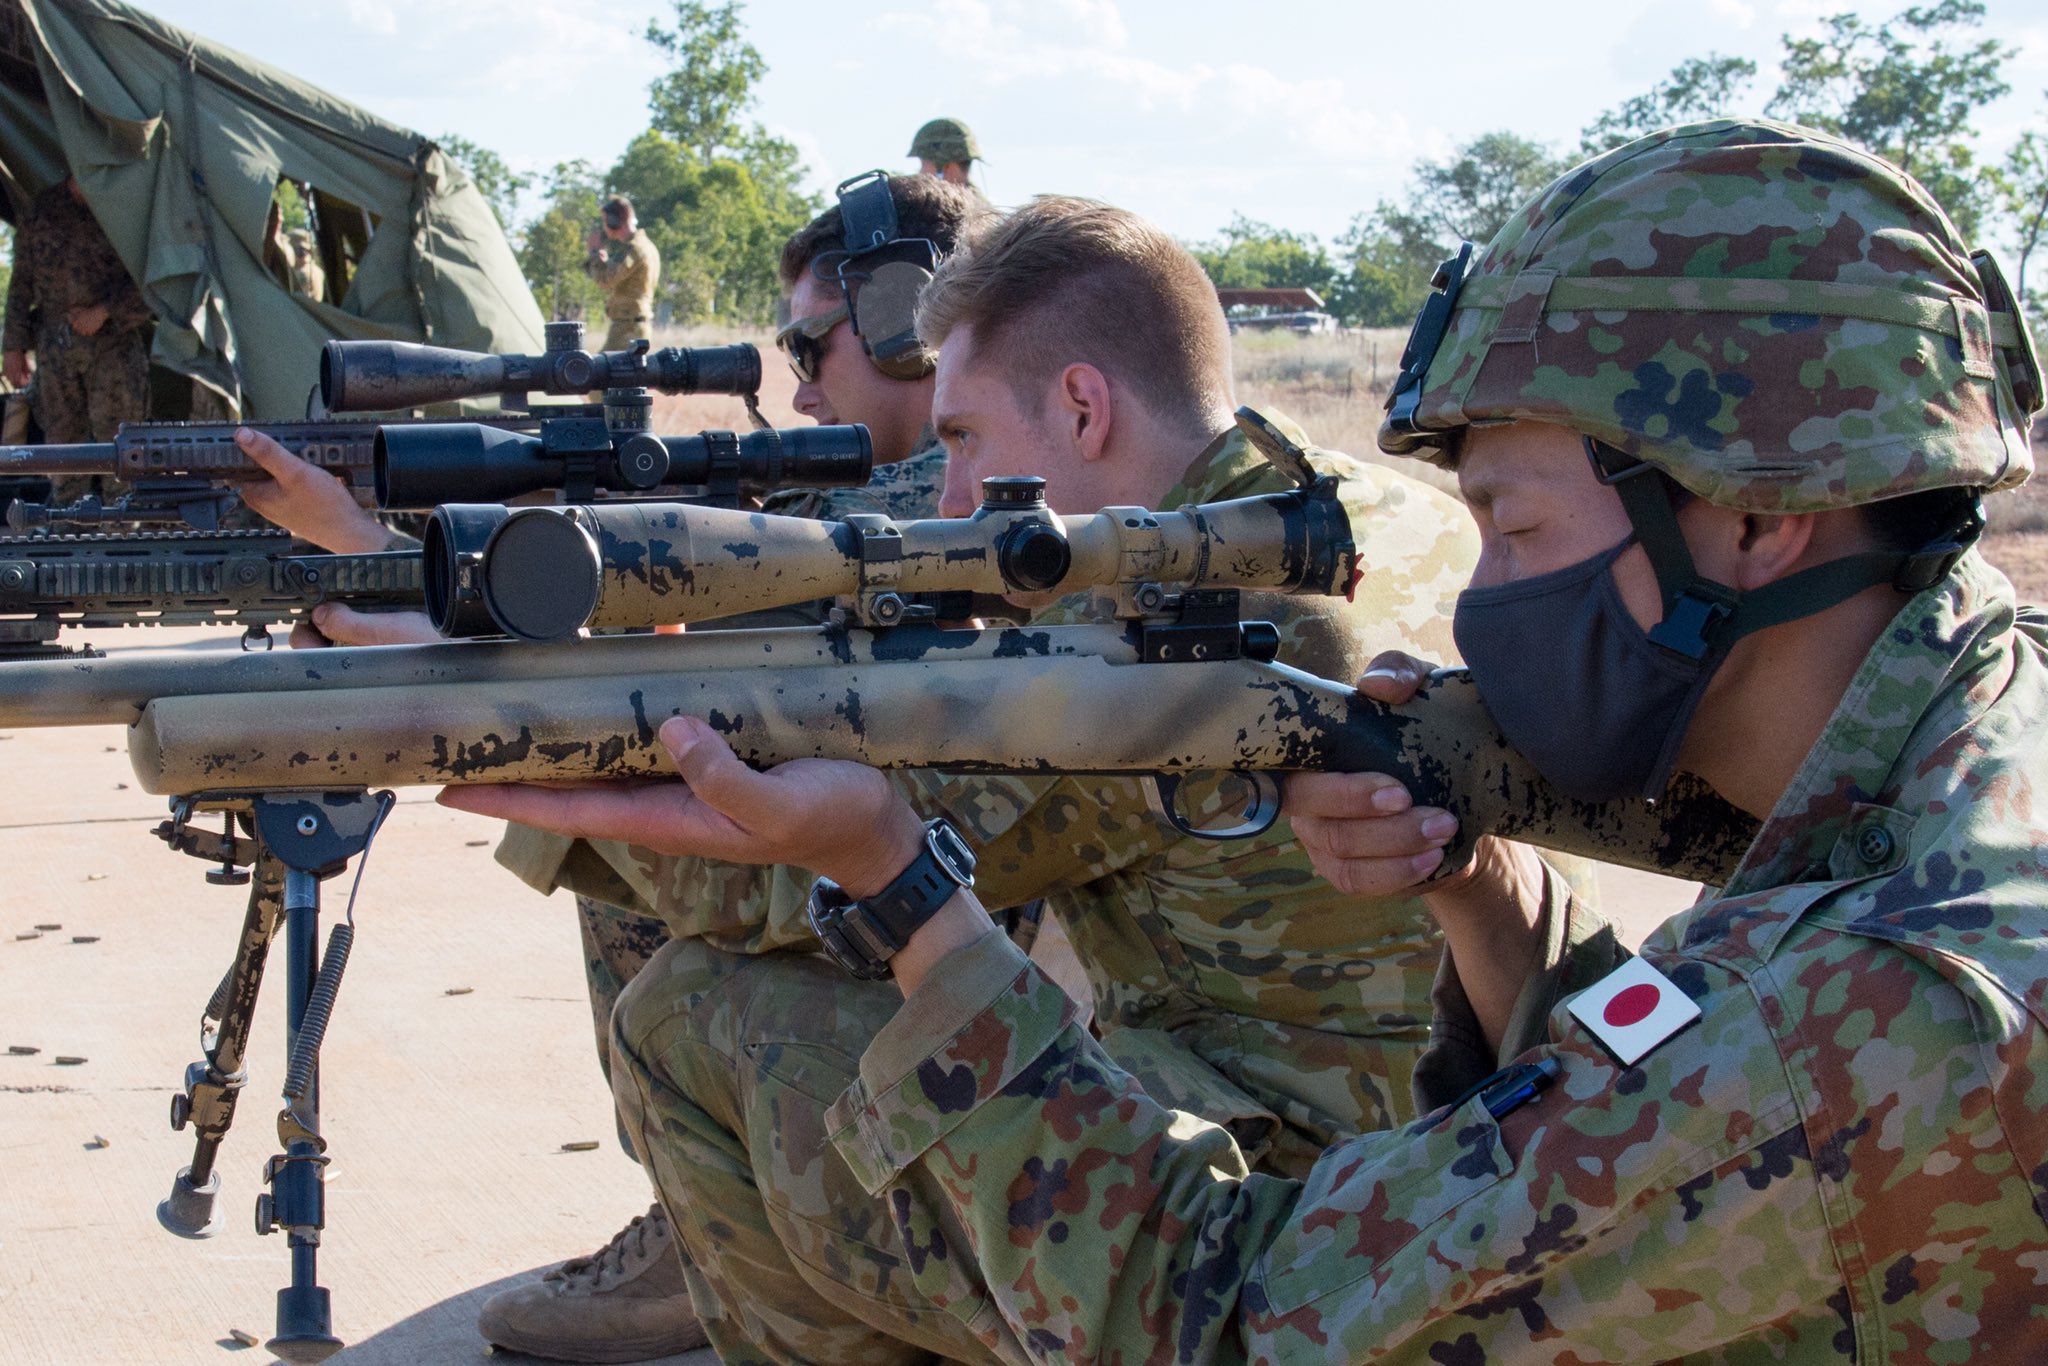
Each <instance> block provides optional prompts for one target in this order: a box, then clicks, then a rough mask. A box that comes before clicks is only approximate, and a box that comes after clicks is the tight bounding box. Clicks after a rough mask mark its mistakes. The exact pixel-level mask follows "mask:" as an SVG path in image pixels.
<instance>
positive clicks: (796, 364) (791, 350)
mask: <svg viewBox="0 0 2048 1366" xmlns="http://www.w3.org/2000/svg"><path fill="white" fill-rule="evenodd" d="M852 316H853V311H852V310H851V309H849V308H848V307H847V306H846V305H845V304H841V305H839V307H837V308H835V309H833V310H832V311H831V312H830V313H818V314H814V315H812V316H811V317H808V318H792V319H790V321H789V322H788V323H787V324H785V325H784V326H783V328H782V330H781V331H779V332H777V333H776V334H775V345H776V347H777V348H778V349H779V350H781V352H782V354H783V355H785V356H787V357H789V368H790V369H791V370H793V371H795V372H796V377H797V380H798V382H799V383H802V384H816V383H817V382H818V366H819V364H820V363H822V362H823V361H824V359H825V338H826V337H828V336H830V335H831V333H832V329H833V328H835V327H837V326H839V324H841V323H843V322H845V321H846V320H847V319H849V318H851V317H852Z"/></svg>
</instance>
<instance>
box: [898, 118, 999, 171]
mask: <svg viewBox="0 0 2048 1366" xmlns="http://www.w3.org/2000/svg"><path fill="white" fill-rule="evenodd" d="M903 155H905V156H911V157H919V158H922V159H923V160H925V161H930V162H935V163H937V164H938V165H940V166H944V165H945V164H946V163H947V162H949V161H957V162H959V163H960V164H961V165H963V166H964V165H966V164H967V163H968V162H970V161H976V160H979V159H980V157H981V148H980V146H979V145H978V144H977V143H976V142H975V141H974V130H973V129H971V128H969V127H968V126H967V125H966V124H964V123H962V122H960V120H958V119H933V120H932V121H931V122H930V123H927V124H926V125H925V126H924V127H922V128H920V129H918V130H917V136H916V137H914V138H912V139H911V140H910V150H909V151H908V152H905V153H904V154H903Z"/></svg>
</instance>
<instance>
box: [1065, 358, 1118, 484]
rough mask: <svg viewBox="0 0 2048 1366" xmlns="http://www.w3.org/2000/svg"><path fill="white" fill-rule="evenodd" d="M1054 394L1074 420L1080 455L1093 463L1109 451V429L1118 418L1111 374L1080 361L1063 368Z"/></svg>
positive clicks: (1075, 441) (1067, 414)
mask: <svg viewBox="0 0 2048 1366" xmlns="http://www.w3.org/2000/svg"><path fill="white" fill-rule="evenodd" d="M1054 396H1055V399H1056V401H1057V402H1058V404H1059V407H1060V412H1061V414H1062V415H1063V416H1064V417H1065V418H1066V419H1067V421H1068V422H1069V423H1071V424H1072V425H1071V431H1072V438H1073V442H1074V446H1075V449H1076V450H1077V451H1078V452H1079V453H1080V456H1081V458H1082V459H1083V460H1085V461H1088V462H1089V463H1091V464H1092V463H1094V462H1095V461H1097V460H1100V459H1102V458H1103V456H1105V455H1106V454H1108V451H1109V433H1110V430H1111V428H1112V427H1113V426H1114V425H1115V420H1116V411H1115V399H1114V396H1113V395H1112V394H1111V391H1110V385H1109V377H1108V376H1107V375H1105V374H1103V373H1102V372H1101V371H1100V370H1098V369H1096V368H1095V367H1094V366H1092V365H1089V364H1087V363H1086V362H1082V361H1077V362H1075V363H1074V364H1072V365H1069V366H1067V367H1066V368H1065V369H1064V370H1062V371H1060V374H1059V379H1058V380H1057V381H1056V382H1055V385H1054Z"/></svg>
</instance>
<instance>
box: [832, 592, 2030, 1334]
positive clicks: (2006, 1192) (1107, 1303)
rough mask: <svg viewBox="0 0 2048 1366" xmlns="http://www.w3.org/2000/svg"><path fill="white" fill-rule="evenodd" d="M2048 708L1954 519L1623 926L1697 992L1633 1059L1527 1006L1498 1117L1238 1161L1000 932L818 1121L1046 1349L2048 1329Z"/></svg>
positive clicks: (2010, 622)
mask: <svg viewBox="0 0 2048 1366" xmlns="http://www.w3.org/2000/svg"><path fill="white" fill-rule="evenodd" d="M2044 713H2048V622H2044V621H2043V619H2042V618H2041V616H2040V615H2039V614H2037V613H2033V612H2027V613H2022V614H2020V615H2019V616H2018V619H2017V620H2016V619H2015V607H2014V604H2013V599H2012V592H2011V588H2010V587H2009V585H2007V584H2006V582H2005V580H2004V579H2003V578H2002V577H2000V576H1999V575H1998V574H1997V573H1996V572H1995V571H1993V570H1991V569H1990V568H1989V567H1988V566H1986V565H1985V564H1984V562H1983V561H1982V560H1981V559H1979V558H1978V557H1976V556H1975V555H1972V556H1970V557H1968V558H1967V559H1965V561H1964V562H1963V563H1962V565H1961V566H1960V567H1959V569H1958V570H1957V572H1956V574H1955V575H1953V576H1952V577H1951V578H1950V579H1949V580H1947V581H1946V582H1944V583H1943V584H1941V585H1938V586H1936V587H1935V588H1933V589H1930V590H1929V591H1927V592H1926V593H1923V594H1921V595H1919V596H1918V597H1916V598H1914V599H1913V600H1912V601H1911V602H1910V603H1909V604H1908V605H1907V606H1906V607H1905V608H1904V609H1903V610H1902V612H1901V613H1900V615H1899V616H1898V617H1897V619H1896V620H1895V622H1894V624H1893V626H1892V628H1891V629H1890V630H1889V631H1888V633H1887V634H1886V635H1885V636H1884V637H1883V638H1882V639H1881V640H1880V642H1879V643H1878V645H1877V646H1876V647H1875V648H1874V649H1873V651H1872V652H1871V654H1870V656H1869V658H1868V659H1867V660H1866V661H1865V663H1864V665H1863V667H1862V668H1861V670H1860V671H1859V672H1858V674H1857V675H1856V677H1855V679H1854V681H1853V682H1852V683H1851V685H1850V687H1849V689H1848V690H1847V692H1846V694H1845V695H1844V697H1843V699H1842V702H1841V704H1840V706H1839V707H1838V708H1837V710H1836V711H1835V713H1834V715H1833V717H1832V718H1831V720H1830V721H1829V723H1828V725H1827V727H1826V729H1825V730H1824V732H1823V734H1822V736H1821V738H1820V741H1819V742H1818V744H1817V745H1816V746H1815V748H1814V749H1813V750H1812V752H1811V753H1810V754H1809V755H1808V756H1807V758H1806V760H1805V762H1804V764H1803V766H1802V767H1801V768H1800V770H1799V772H1798V774H1797V776H1796V777H1795V778H1794V780H1793V782H1792V784H1791V786H1790V787H1789V789H1788V790H1787V791H1786V793H1785V794H1784V797H1783V799H1782V800H1781V801H1780V802H1779V804H1778V807H1777V809H1776V810H1775V811H1774V812H1773V813H1772V815H1771V817H1770V819H1769V820H1768V821H1767V822H1766V823H1765V825H1764V827H1763V828H1762V830H1761V831H1760V833H1759V835H1758V838H1757V840H1756V842H1755V844H1754V845H1753V846H1752V848H1751V849H1750V850H1749V852H1748V854H1747V855H1746V857H1745V859H1744V861H1743V863H1742V865H1741V866H1740V868H1739V869H1738V870H1737V873H1736V875H1735V876H1734V878H1733V879H1732V880H1731V882H1730V883H1729V885H1728V886H1727V887H1726V888H1725V889H1724V891H1723V892H1722V894H1720V895H1719V896H1716V897H1714V898H1712V899H1708V900H1704V901H1702V902H1701V903H1700V904H1698V905H1696V906H1695V907H1693V908H1692V909H1690V910H1688V911H1687V912H1685V913H1683V914H1681V915H1679V916H1676V917H1674V918H1673V919H1672V920H1670V921H1669V922H1667V923H1666V924H1665V925H1664V926H1663V927H1662V928H1660V929H1659V930H1658V932H1657V933H1656V934H1655V935H1654V936H1653V937H1652V938H1651V940H1650V941H1649V942H1648V943H1647V944H1646V945H1645V946H1644V950H1643V952H1644V956H1645V957H1646V958H1647V959H1648V960H1649V961H1650V962H1651V963H1653V964H1654V965H1656V966H1657V967H1659V968H1660V969H1661V970H1662V971H1663V972H1664V973H1665V974H1667V975H1668V976H1669V978H1670V979H1671V980H1672V981H1673V982H1674V983H1676V984H1677V986H1678V987H1679V988H1680V989H1681V990H1682V991H1683V992H1684V993H1685V994H1686V995H1688V996H1689V997H1691V998H1692V999H1693V1001H1694V1002H1696V1003H1697V1004H1698V1006H1699V1008H1700V1011H1701V1018H1700V1019H1699V1020H1698V1021H1697V1022H1696V1023H1694V1024H1693V1025H1691V1026H1690V1027H1689V1028H1687V1029H1685V1030H1684V1031H1682V1032H1680V1033H1678V1034H1676V1035H1675V1036H1673V1037H1671V1038H1669V1039H1668V1040H1666V1041H1665V1042H1664V1043H1663V1044H1662V1045H1661V1046H1659V1047H1657V1048H1656V1049H1655V1050H1654V1051H1652V1052H1650V1053H1649V1054H1648V1055H1647V1056H1645V1057H1643V1058H1642V1059H1640V1060H1639V1061H1638V1062H1637V1063H1636V1064H1635V1065H1634V1066H1632V1067H1621V1066H1618V1065H1617V1064H1616V1063H1615V1061H1614V1060H1613V1059H1612V1058H1611V1057H1610V1055H1609V1054H1608V1053H1606V1052H1605V1051H1604V1049H1603V1048H1602V1046H1601V1045H1600V1044H1599V1043H1597V1042H1596V1041H1595V1040H1594V1039H1593V1038H1592V1037H1591V1036H1589V1034H1588V1033H1587V1031H1586V1030H1585V1029H1584V1028H1583V1027H1582V1026H1580V1025H1579V1024H1578V1023H1577V1022H1576V1020H1574V1019H1573V1018H1572V1017H1571V1016H1570V1015H1569V1014H1568V1013H1567V1012H1566V1011H1565V1010H1563V1009H1558V1010H1556V1011H1554V1012H1552V1013H1551V1014H1550V1015H1549V1019H1548V1026H1547V1030H1546V1031H1545V1034H1546V1038H1545V1040H1544V1042H1543V1043H1542V1044H1541V1045H1540V1052H1541V1054H1543V1055H1547V1056H1548V1057H1551V1058H1554V1059H1556V1060H1557V1062H1559V1063H1560V1064H1561V1065H1562V1069H1563V1071H1562V1075H1561V1077H1560V1078H1559V1080H1558V1081H1557V1083H1556V1084H1555V1085H1554V1086H1552V1087H1551V1088H1549V1089H1548V1090H1547V1091H1543V1092H1540V1093H1539V1094H1538V1095H1537V1097H1536V1098H1535V1099H1534V1100H1533V1101H1530V1102H1529V1103H1527V1104H1523V1105H1521V1106H1520V1107H1519V1108H1516V1109H1513V1110H1511V1111H1509V1112H1508V1113H1506V1114H1505V1115H1504V1117H1502V1118H1500V1119H1498V1120H1497V1119H1495V1118H1493V1117H1492V1116H1491V1115H1490V1114H1489V1113H1488V1109H1487V1107H1486V1105H1485V1104H1484V1103H1483V1100H1482V1099H1480V1098H1464V1097H1460V1098H1457V1100H1456V1102H1455V1103H1452V1104H1448V1105H1446V1106H1445V1107H1444V1108H1441V1109H1438V1110H1437V1111H1435V1112H1434V1113H1432V1114H1430V1115H1428V1116H1427V1117H1425V1118H1423V1119H1421V1120H1419V1121H1417V1122H1415V1123H1413V1124H1411V1125H1409V1126H1407V1127H1406V1128H1404V1129H1400V1130H1396V1131H1393V1132H1389V1133H1382V1134H1374V1135H1371V1136H1368V1137H1364V1138H1359V1139H1356V1140H1353V1141H1351V1142H1347V1143H1343V1144H1340V1145H1338V1146H1336V1147H1333V1148H1332V1149H1331V1150H1330V1151H1329V1152H1328V1153H1327V1154H1326V1155H1325V1156H1324V1157H1323V1159H1322V1160H1321V1161H1320V1162H1319V1163H1318V1164H1317V1165H1316V1167H1315V1169H1314V1170H1313V1171H1312V1172H1311V1173H1310V1174H1309V1176H1308V1178H1307V1179H1306V1180H1304V1181H1289V1180H1275V1179H1267V1178H1263V1177H1252V1178H1249V1179H1247V1178H1246V1177H1245V1171H1246V1162H1245V1158H1244V1156H1243V1154H1242V1153H1240V1152H1239V1151H1238V1150H1237V1148H1236V1147H1235V1145H1234V1144H1233V1143H1232V1141H1231V1139H1230V1136H1229V1135H1228V1134H1227V1133H1225V1132H1223V1131H1221V1130H1219V1129H1216V1128H1213V1127H1210V1126H1207V1125H1204V1124H1202V1123H1201V1122H1200V1121H1198V1120H1196V1119H1194V1118H1192V1117H1190V1116H1187V1115H1175V1114H1173V1113H1171V1112H1168V1111H1165V1110H1162V1109H1160V1108H1159V1107H1158V1106H1157V1105H1155V1104H1154V1103H1152V1101H1151V1100H1149V1099H1148V1098H1147V1097H1146V1096H1145V1095H1143V1094H1142V1093H1141V1092H1139V1091H1138V1090H1137V1089H1136V1088H1135V1087H1134V1086H1133V1085H1132V1084H1131V1081H1130V1079H1129V1078H1128V1077H1126V1076H1124V1075H1123V1074H1122V1073H1121V1072H1120V1071H1119V1070H1118V1069H1117V1067H1116V1066H1115V1065H1114V1063H1113V1062H1112V1061H1111V1060H1110V1059H1109V1058H1107V1057H1106V1056H1104V1054H1103V1052H1102V1050H1101V1049H1100V1047H1099V1046H1098V1045H1097V1044H1096V1043H1095V1042H1094V1041H1093V1040H1091V1039H1090V1038H1089V1037H1088V1036H1087V1034H1086V1033H1085V1031H1083V1030H1082V1029H1080V1028H1078V1027H1077V1026H1076V1024H1075V1023H1074V1019H1073V1010H1072V1007H1071V1006H1070V1005H1069V1003H1068V1002H1067V1001H1065V1000H1064V999H1063V998H1062V996H1061V994H1060V992H1059V990H1058V988H1057V987H1055V986H1054V985H1052V984H1051V983H1050V982H1049V981H1048V980H1046V979H1045V978H1044V977H1043V976H1041V975H1040V974H1039V972H1038V971H1037V969H1036V968H1035V967H1033V966H1032V965H1031V964H1029V963H1028V962H1026V961H1025V960H1023V959H1021V958H1020V957H1019V956H1018V955H1017V954H1016V953H1015V952H1014V950H1012V949H1011V947H1010V946H1009V945H1008V944H1007V943H1006V942H1004V941H1003V940H1002V938H1001V937H1000V936H995V935H991V936H989V937H987V938H985V939H983V940H981V941H980V942H979V943H977V944H975V945H973V946H970V947H969V948H968V949H966V950H963V951H961V952H960V953H959V954H957V955H955V956H954V957H952V958H950V959H948V960H947V961H946V962H945V963H944V964H943V965H942V966H941V968H940V969H939V970H938V971H936V972H934V973H933V974H932V975H931V976H930V977H928V978H927V979H926V981H925V982H924V983H923V984H922V985H921V986H920V987H919V989H918V991H917V992H916V993H915V994H914V995H913V996H912V997H911V999H910V1000H909V1001H907V1002H906V1003H905V1006H904V1008H903V1010H902V1011H901V1012H900V1013H899V1014H898V1016H897V1017H896V1018H895V1019H894V1020H893V1021H892V1022H891V1023H890V1024H889V1025H888V1026H887V1027H886V1028H885V1029H884V1031H883V1032H882V1033H881V1034H880V1035H878V1036H877V1038H876V1040H875V1041H874V1043H873V1044H872V1045H871V1046H870V1048H869V1049H868V1051H867V1053H866V1055H865V1056H864V1057H863V1059H862V1063H861V1080H860V1081H859V1082H858V1083H857V1084H856V1085H855V1086H854V1087H853V1088H851V1089H850V1090H849V1092H848V1093H847V1095H845V1096H844V1097H842V1098H841V1100H840V1101H839V1102H838V1104H837V1105H836V1106H835V1107H834V1110H833V1112H832V1115H833V1124H834V1140H835V1142H836V1143H837V1145H838V1146H839V1149H840V1151H841V1152H842V1153H843V1154H844V1155H845V1157H846V1158H847V1160H848V1161H849V1162H850V1163H851V1164H852V1165H853V1167H854V1169H855V1170H856V1171H857V1172H860V1173H861V1174H862V1178H863V1181H864V1183H865V1184H866V1185H867V1186H868V1187H869V1188H870V1189H873V1190H876V1191H880V1190H882V1189H884V1188H885V1187H887V1186H889V1185H890V1184H891V1183H892V1182H896V1181H899V1180H911V1179H914V1178H917V1177H923V1178H926V1180H925V1182H924V1188H925V1189H937V1190H938V1191H941V1192H943V1193H944V1196H945V1198H946V1199H947V1200H948V1201H949V1202H950V1203H951V1204H952V1205H953V1206H954V1207H955V1208H956V1209H957V1210H958V1213H959V1215H960V1217H961V1218H962V1219H964V1220H965V1221H966V1222H967V1225H968V1228H969V1231H970V1234H971V1240H972V1241H971V1244H970V1247H969V1248H947V1249H944V1250H943V1255H942V1252H941V1250H940V1249H932V1250H931V1253H930V1255H927V1256H924V1257H921V1258H918V1257H915V1256H914V1262H915V1266H914V1270H915V1272H916V1275H917V1277H918V1280H919V1284H920V1288H927V1287H928V1288H929V1289H930V1290H931V1291H932V1292H933V1293H937V1294H940V1295H942V1296H943V1295H947V1294H948V1293H957V1291H956V1290H955V1287H956V1286H957V1280H955V1281H953V1282H949V1280H948V1277H949V1276H956V1277H957V1271H955V1270H954V1269H953V1268H951V1267H949V1266H948V1264H947V1258H948V1256H952V1257H958V1256H962V1255H966V1256H972V1257H974V1258H975V1259H977V1260H978V1262H979V1264H980V1266H979V1270H980V1273H981V1275H982V1276H985V1277H986V1281H987V1284H988V1285H989V1287H990V1288H991V1289H992V1291H993V1293H994V1295H995V1296H996V1298H997V1300H998V1303H999V1307H1000V1309H1001V1312H1002V1314H1003V1316H1004V1317H1005V1318H1006V1319H1007V1320H1008V1321H1009V1323H1010V1324H1011V1325H1012V1327H1013V1328H1014V1329H1015V1331H1016V1333H1017V1335H1018V1336H1019V1337H1020V1338H1022V1339H1023V1340H1025V1341H1026V1342H1027V1343H1028V1344H1029V1345H1030V1346H1031V1347H1032V1348H1033V1349H1034V1350H1035V1351H1036V1352H1037V1353H1039V1354H1040V1355H1042V1356H1045V1357H1048V1358H1060V1359H1075V1360H1089V1361H1111V1360H1122V1361H1132V1362H1135V1361H1166V1360H1172V1361H1196V1360H1200V1361H1219V1362H1222V1361H1245V1360H1259V1361H1288V1362H1302V1361H1318V1362H1321V1361H1330V1362H1339V1361H1342V1362H1350V1361H1363V1360H1367V1359H1373V1360H1381V1359H1386V1360H1396V1361H1403V1362H1418V1363H1421V1362H1438V1363H1443V1362H1458V1363H1474V1364H1475V1366H1476V1363H1482V1362H1509V1361H1512V1362H1518V1363H1519V1362H1558V1363H1563V1362H1593V1361H1602V1362H1619V1361H1631V1362H1633V1361H1650V1360H1665V1359H1671V1358H1678V1357H1683V1358H1685V1359H1686V1360H1700V1361H1708V1360H1711V1361H1758V1360H1774V1361H1787V1360H1797V1361H1802V1362H1806V1361H1820V1360H1829V1361H1832V1360H1842V1361H1857V1362H1875V1361H1957V1360H1962V1359H1964V1358H1966V1357H1969V1356H1970V1355H1971V1354H1972V1351H1973V1344H1980V1343H1981V1344H1987V1345H1989V1344H1995V1347H1992V1348H1991V1350H1993V1351H1994V1352H1995V1354H1996V1355H1997V1356H1998V1357H1999V1359H2001V1360H2011V1361H2020V1360H2027V1361H2038V1360H2044V1359H2048V1298H2044V1297H2043V1295H2042V1294H2041V1292H2040V1287H2041V1284H2042V1282H2043V1280H2044V1278H2048V1222H2044V1220H2048V1032H2044V1031H2048V953H2044V949H2043V944H2044V940H2048V868H2044V866H2043V854H2042V851H2043V849H2044V848H2048V827H2044V822H2043V819H2042V816H2041V811H2042V810H2043V808H2042V807H2040V806H2037V805H2035V799H2036V797H2037V796H2038V795H2040V794H2037V793H2036V792H2035V790H2034V789H2035V785H2036V784H2039V783H2044V782H2048V748H2044V744H2043V740H2042V737H2041V725H2040V723H2041V717H2042V716H2043V715H2044ZM1532 1056H1533V1055H1532ZM897 1208H898V1210H899V1211H908V1212H909V1213H908V1214H907V1216H906V1217H905V1218H904V1223H905V1227H904V1229H903V1233H904V1242H905V1244H906V1245H907V1246H908V1247H910V1248H911V1249H913V1250H914V1251H915V1250H916V1249H921V1248H929V1247H930V1238H929V1232H928V1230H926V1229H923V1228H920V1227H916V1226H915V1224H916V1221H917V1219H918V1215H917V1214H916V1210H917V1203H916V1201H915V1200H910V1201H905V1202H898V1204H897Z"/></svg>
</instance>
